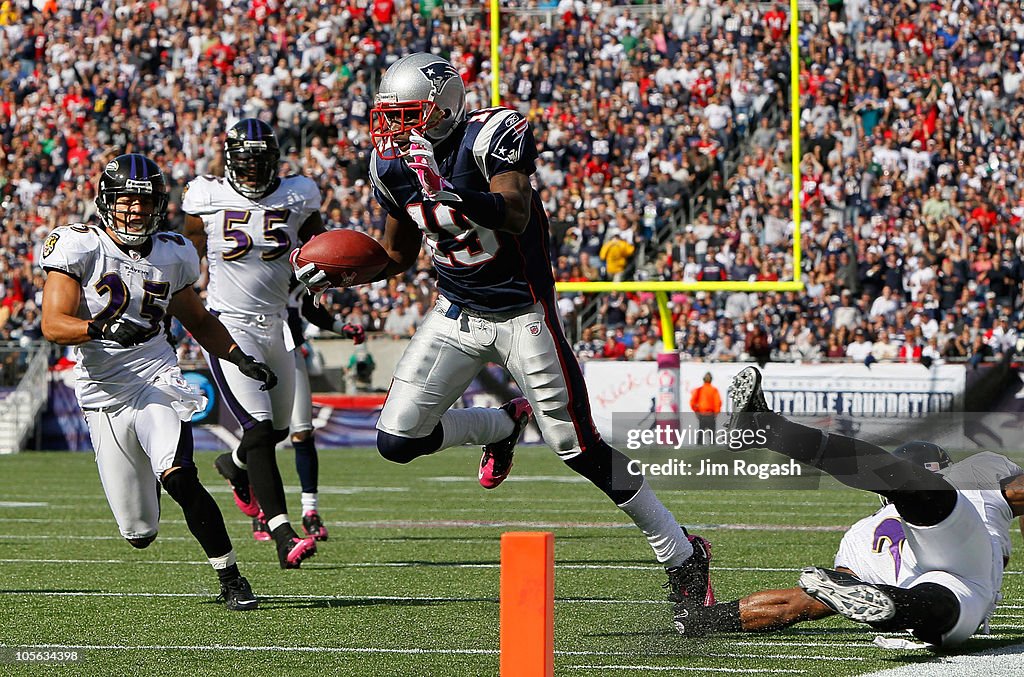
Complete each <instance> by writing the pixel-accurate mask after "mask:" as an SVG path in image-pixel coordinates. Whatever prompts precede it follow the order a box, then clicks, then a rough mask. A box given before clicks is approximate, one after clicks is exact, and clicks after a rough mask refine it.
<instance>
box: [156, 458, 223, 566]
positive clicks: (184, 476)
mask: <svg viewBox="0 0 1024 677" xmlns="http://www.w3.org/2000/svg"><path fill="white" fill-rule="evenodd" d="M163 485H164V489H166V490H167V493H168V494H170V496H171V498H173V499H174V501H175V502H176V503H177V504H178V505H180V506H181V512H182V513H183V514H184V515H185V523H186V524H187V525H188V530H189V531H191V532H192V535H193V536H195V537H196V540H197V541H199V545H201V546H202V547H203V552H205V553H206V556H207V557H223V556H224V555H226V554H228V553H229V552H231V538H230V537H229V536H228V531H227V529H226V528H225V527H224V517H223V516H222V515H221V513H220V508H218V507H217V502H216V501H214V500H213V497H212V496H210V493H209V492H208V491H206V487H204V486H203V485H202V484H200V483H199V477H198V476H197V474H196V469H195V468H194V467H192V468H180V469H178V470H175V471H174V472H172V473H170V474H169V475H167V477H165V478H164V480H163Z"/></svg>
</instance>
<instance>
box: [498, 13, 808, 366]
mask: <svg viewBox="0 0 1024 677" xmlns="http://www.w3.org/2000/svg"><path fill="white" fill-rule="evenodd" d="M490 14H491V63H492V64H494V67H493V73H494V78H493V81H492V83H491V84H492V91H491V96H492V103H493V104H494V105H499V104H500V101H501V97H500V92H499V79H500V66H499V65H498V64H500V52H499V49H498V44H499V41H498V37H499V36H500V34H501V19H500V10H499V0H491V13H490ZM799 26H800V22H799V2H798V0H790V1H789V50H790V51H789V54H790V60H789V61H790V77H789V96H790V115H791V120H792V122H791V125H790V142H791V143H792V146H793V157H792V171H793V206H792V212H791V218H792V220H793V279H792V280H778V281H756V282H745V281H741V280H724V281H719V282H682V281H644V282H558V283H556V284H555V289H556V290H557V291H558V292H568V293H573V292H575V293H579V294H600V293H608V292H654V293H655V297H656V299H657V302H658V315H659V316H660V318H661V329H662V342H663V344H664V346H665V352H673V351H675V349H676V346H675V328H674V327H673V325H672V314H671V312H670V311H669V308H668V295H669V294H671V293H674V292H691V293H692V292H785V291H803V289H804V283H803V280H802V278H801V267H802V265H801V263H802V262H801V259H802V252H801V243H800V220H801V213H800V190H801V175H800V59H799V47H800V40H799Z"/></svg>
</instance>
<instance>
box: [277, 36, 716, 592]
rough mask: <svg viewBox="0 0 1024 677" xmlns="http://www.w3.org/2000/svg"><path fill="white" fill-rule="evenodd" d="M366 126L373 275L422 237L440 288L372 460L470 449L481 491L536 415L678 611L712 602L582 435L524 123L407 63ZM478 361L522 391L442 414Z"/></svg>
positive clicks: (401, 374) (618, 458) (582, 388)
mask: <svg viewBox="0 0 1024 677" xmlns="http://www.w3.org/2000/svg"><path fill="white" fill-rule="evenodd" d="M370 132H371V135H372V137H373V141H374V146H375V151H374V153H373V156H372V158H371V161H370V177H371V181H372V183H373V189H374V195H375V197H376V199H377V200H378V202H380V204H381V205H382V206H383V207H384V209H385V210H386V211H387V213H388V217H387V222H386V225H385V228H384V236H383V242H382V244H383V246H384V248H385V249H386V250H387V251H388V253H389V255H390V257H391V260H392V262H391V264H390V265H388V266H387V267H386V268H385V269H384V271H383V272H382V273H381V274H380V276H379V279H384V278H386V277H390V276H392V275H397V274H399V273H402V272H404V271H405V270H407V269H408V268H409V267H410V266H412V265H413V264H414V263H415V262H416V258H417V255H418V254H419V251H420V246H421V243H423V242H424V238H423V236H424V235H425V236H426V244H427V247H428V248H429V250H430V252H431V254H432V255H433V260H434V267H435V268H436V270H437V277H438V289H439V292H440V294H439V297H438V300H437V304H436V305H435V307H434V308H433V310H432V311H431V312H430V313H429V314H428V317H427V318H426V319H425V320H424V322H423V324H422V325H421V326H420V328H419V329H418V330H417V331H416V334H415V335H414V336H413V338H412V340H411V342H410V344H409V346H408V347H407V348H406V351H405V353H404V355H403V356H402V359H401V360H400V361H399V363H398V365H397V366H396V368H395V374H394V380H393V381H392V384H391V389H390V391H389V393H388V397H387V400H386V402H385V404H384V409H383V411H382V412H381V415H380V420H379V422H378V424H377V429H378V433H377V447H378V450H379V451H380V453H381V455H382V456H384V458H386V459H388V460H391V461H394V462H396V463H408V462H409V461H412V460H413V459H415V458H417V457H419V456H423V455H426V454H432V453H435V452H437V451H440V450H442V449H447V448H449V447H454V446H460V445H465V444H481V445H483V457H482V458H481V461H480V473H479V478H480V483H481V484H482V485H483V486H484V487H486V488H494V487H496V486H498V485H499V484H500V483H501V482H502V480H504V479H505V478H506V477H507V476H508V473H509V470H510V469H511V467H512V457H513V448H514V447H515V444H516V442H517V441H518V439H519V436H520V434H521V433H522V430H523V428H524V427H525V426H526V424H527V422H528V421H529V419H530V417H531V415H533V414H534V413H535V414H536V417H537V424H538V426H539V427H540V430H541V433H542V434H543V436H544V440H545V441H546V442H547V443H548V444H549V445H550V446H551V447H552V448H554V450H555V451H556V452H557V453H558V455H559V456H560V457H561V458H562V460H564V461H565V463H566V464H567V465H568V466H569V467H570V468H572V469H573V470H575V471H576V472H578V473H580V474H581V475H583V476H584V477H586V478H587V479H589V480H590V481H591V482H593V483H594V484H595V485H596V486H597V487H598V488H600V489H601V490H602V491H604V492H605V493H606V494H607V495H608V497H609V498H611V499H612V501H614V502H615V504H616V505H617V506H618V507H619V508H620V509H622V510H623V512H625V513H626V514H628V515H629V516H630V518H631V519H632V520H633V521H634V522H635V523H636V525H637V526H638V527H640V529H641V530H642V531H643V532H644V534H645V535H646V536H647V540H648V542H649V543H650V545H651V547H652V548H653V550H654V552H655V555H656V557H657V559H658V561H659V562H661V563H662V564H663V565H664V566H665V568H666V570H667V572H668V574H669V582H668V583H667V584H666V587H669V588H671V590H670V593H669V600H670V601H672V602H674V603H675V604H676V605H677V609H678V608H695V607H699V606H703V605H705V604H710V603H713V600H714V596H713V593H712V590H711V584H710V578H709V573H708V561H709V559H710V549H709V546H708V544H707V542H706V541H705V540H704V539H703V538H701V537H699V536H690V535H688V534H687V533H686V531H685V530H684V529H683V528H682V527H681V526H680V525H679V524H678V522H677V521H676V519H675V518H674V517H673V516H672V514H671V513H670V512H669V511H668V510H667V509H666V508H665V507H664V506H663V505H662V504H661V502H660V501H659V500H658V498H657V497H656V496H655V495H654V492H653V491H652V490H651V488H650V487H649V486H648V485H647V483H646V482H645V481H644V480H643V478H642V477H641V478H638V477H635V476H632V475H630V474H629V473H628V472H626V469H625V468H626V465H627V463H628V462H629V459H628V458H627V457H626V456H625V455H623V454H622V453H621V452H619V451H618V450H616V449H614V448H612V447H611V446H609V445H608V444H607V443H606V442H604V441H603V440H602V439H601V436H600V435H599V434H598V432H597V430H596V428H595V426H594V423H593V420H592V418H591V413H590V403H589V401H588V397H587V389H586V385H585V383H584V380H583V374H582V371H581V370H580V366H579V363H578V362H577V361H576V357H575V355H574V354H573V352H572V349H571V347H570V346H569V344H568V342H567V341H566V339H565V335H564V334H563V332H562V327H561V324H560V320H559V317H558V314H557V309H556V307H555V295H554V279H553V277H552V272H551V260H550V255H549V252H548V221H547V216H546V214H545V213H544V208H543V206H542V205H541V201H540V197H539V195H538V193H537V192H536V191H535V190H534V189H533V187H532V185H531V182H530V176H531V175H532V174H533V173H534V171H535V167H534V160H535V158H536V155H537V153H536V145H535V143H534V139H533V134H532V132H531V131H530V127H529V123H528V122H527V120H526V119H525V118H524V117H523V116H522V115H520V114H518V113H517V112H516V111H514V110H511V109H508V108H500V107H498V108H486V109H482V110H478V111H473V112H467V111H466V91H465V86H464V85H463V82H462V80H461V78H460V77H459V74H458V72H457V71H456V70H455V68H454V67H452V65H451V64H450V63H448V62H447V61H445V60H444V59H441V58H439V57H436V56H433V55H431V54H425V53H418V54H411V55H409V56H406V57H404V58H402V59H399V60H398V61H396V62H395V63H394V64H393V65H392V66H391V67H390V68H388V70H387V72H386V73H385V75H384V77H383V79H382V80H381V83H380V87H379V88H378V94H377V98H376V102H375V107H374V108H373V110H372V111H371V120H370ZM296 276H297V277H298V279H299V280H300V281H301V282H303V283H304V284H305V285H306V286H307V288H309V289H310V291H311V292H313V293H319V292H320V291H323V290H324V289H325V288H327V287H328V286H329V283H328V282H327V280H326V275H325V274H324V273H323V272H322V271H320V270H317V268H316V267H315V265H314V264H306V265H305V266H303V267H301V268H298V269H297V270H296ZM488 362H497V363H500V364H503V365H505V367H506V368H507V369H508V370H509V371H510V372H511V374H512V376H513V377H514V378H515V380H516V383H517V384H518V385H519V387H520V388H521V389H522V391H523V392H524V393H525V397H520V398H517V399H514V400H512V401H511V402H508V403H506V404H504V405H503V406H502V407H500V408H498V409H490V408H465V409H451V408H450V407H451V406H452V404H453V403H454V402H455V401H456V400H457V399H458V398H459V397H460V396H461V395H462V393H463V391H464V390H465V389H466V387H467V386H468V385H469V384H470V382H471V381H472V380H473V378H474V377H475V376H476V375H477V373H478V372H479V371H480V369H481V368H482V367H483V366H484V365H485V364H487V363H488ZM613 478H614V481H613Z"/></svg>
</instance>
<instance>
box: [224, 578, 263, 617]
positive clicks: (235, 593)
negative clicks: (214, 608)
mask: <svg viewBox="0 0 1024 677" xmlns="http://www.w3.org/2000/svg"><path fill="white" fill-rule="evenodd" d="M217 601H218V602H224V603H225V606H226V607H227V610H228V611H251V610H253V609H256V608H258V607H259V605H260V600H259V598H258V597H256V595H254V594H253V592H252V588H251V587H250V586H249V581H247V580H246V579H245V577H244V576H239V577H238V578H235V579H233V580H230V581H228V582H226V583H221V584H220V597H218V598H217Z"/></svg>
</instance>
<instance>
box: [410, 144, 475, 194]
mask: <svg viewBox="0 0 1024 677" xmlns="http://www.w3.org/2000/svg"><path fill="white" fill-rule="evenodd" d="M409 141H410V146H409V157H410V158H411V159H409V160H407V161H406V162H407V163H408V165H409V168H410V169H412V170H413V171H414V172H416V176H417V177H419V180H420V189H421V190H422V191H423V197H425V198H427V199H428V200H433V201H434V202H462V198H460V197H459V196H458V195H456V194H455V193H453V192H452V189H453V188H454V186H452V184H451V183H449V182H448V180H447V179H445V178H444V177H443V176H441V170H440V169H438V167H437V160H436V159H434V145H433V144H432V143H430V141H428V140H427V139H426V138H424V137H422V136H420V135H419V134H416V133H415V132H414V133H413V134H411V135H409Z"/></svg>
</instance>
